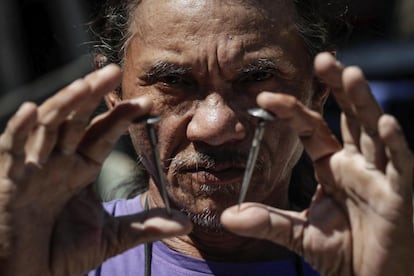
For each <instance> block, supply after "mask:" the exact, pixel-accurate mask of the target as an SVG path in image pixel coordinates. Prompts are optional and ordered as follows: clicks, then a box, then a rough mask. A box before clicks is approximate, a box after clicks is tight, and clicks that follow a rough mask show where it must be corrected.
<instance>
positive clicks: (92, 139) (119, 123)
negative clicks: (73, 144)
mask: <svg viewBox="0 0 414 276" xmlns="http://www.w3.org/2000/svg"><path fill="white" fill-rule="evenodd" d="M151 107H152V101H151V100H150V99H149V98H147V97H142V98H137V99H134V100H131V101H128V102H123V103H121V104H119V105H117V106H116V107H114V108H113V109H112V110H111V111H109V112H107V113H105V114H102V115H101V116H99V117H97V118H95V119H94V120H93V122H92V123H91V126H90V127H89V128H88V130H87V133H86V134H85V136H84V138H83V140H82V141H81V144H80V146H79V149H78V152H79V153H81V154H82V155H83V156H84V157H85V158H87V159H89V160H91V161H93V162H95V163H97V164H102V162H103V161H104V159H105V158H106V157H107V155H108V154H109V152H110V151H111V150H112V147H113V145H114V144H115V142H116V141H117V140H118V138H119V137H120V136H121V135H122V134H123V133H124V132H125V130H126V129H127V127H128V126H129V125H130V124H131V122H132V121H134V120H135V119H136V118H138V117H141V116H144V115H145V114H147V113H148V112H149V111H150V110H151Z"/></svg>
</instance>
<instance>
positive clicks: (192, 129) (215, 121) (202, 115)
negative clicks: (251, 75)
mask: <svg viewBox="0 0 414 276" xmlns="http://www.w3.org/2000/svg"><path fill="white" fill-rule="evenodd" d="M245 135H246V129H245V126H244V125H243V124H242V123H241V122H240V120H239V118H238V117H237V114H236V113H235V111H234V110H233V109H232V108H231V107H230V106H229V105H228V104H226V103H225V102H224V100H223V98H222V97H221V96H220V95H218V94H211V95H209V96H208V97H207V98H206V99H204V100H203V101H202V102H200V104H199V105H198V107H197V108H196V110H195V113H194V115H193V117H192V118H191V121H190V122H189V124H188V126H187V138H188V139H189V140H190V141H193V142H196V141H198V142H204V143H206V144H209V145H212V146H218V145H223V144H225V143H227V142H232V141H237V140H242V139H243V138H244V137H245Z"/></svg>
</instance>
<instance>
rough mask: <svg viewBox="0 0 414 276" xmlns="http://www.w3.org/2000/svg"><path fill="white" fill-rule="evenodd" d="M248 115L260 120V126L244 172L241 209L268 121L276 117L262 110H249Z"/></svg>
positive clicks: (255, 133)
mask: <svg viewBox="0 0 414 276" xmlns="http://www.w3.org/2000/svg"><path fill="white" fill-rule="evenodd" d="M248 113H249V114H250V115H252V116H253V117H256V118H258V119H259V122H258V125H257V127H256V130H255V132H254V136H253V141H252V146H251V148H250V152H249V157H248V159H247V165H246V170H245V172H244V177H243V182H242V186H241V190H240V196H239V208H240V205H241V204H242V203H243V201H244V200H245V198H246V194H247V190H248V189H249V185H250V180H251V179H252V175H253V171H254V168H255V166H256V161H257V156H258V154H259V150H260V144H261V142H262V139H263V134H264V130H265V125H266V121H272V120H274V119H275V117H274V116H273V115H272V114H270V113H269V112H267V111H266V110H264V109H262V108H253V109H249V110H248Z"/></svg>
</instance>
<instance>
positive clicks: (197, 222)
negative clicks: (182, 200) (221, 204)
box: [181, 208, 225, 233]
mask: <svg viewBox="0 0 414 276" xmlns="http://www.w3.org/2000/svg"><path fill="white" fill-rule="evenodd" d="M181 212H183V213H185V214H186V215H187V216H188V217H189V218H190V220H191V221H192V223H193V224H194V226H195V227H196V228H198V229H202V230H203V231H205V232H211V233H223V232H224V231H225V230H224V227H223V225H222V224H221V222H220V216H221V213H222V211H218V210H212V209H207V208H206V209H204V210H202V211H201V212H193V211H191V210H189V209H185V208H183V209H181Z"/></svg>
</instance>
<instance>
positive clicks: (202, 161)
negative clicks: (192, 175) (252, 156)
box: [170, 148, 265, 174]
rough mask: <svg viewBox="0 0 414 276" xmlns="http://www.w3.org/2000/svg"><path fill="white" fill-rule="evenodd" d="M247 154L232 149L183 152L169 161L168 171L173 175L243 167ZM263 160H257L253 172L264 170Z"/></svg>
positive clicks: (259, 158)
mask: <svg viewBox="0 0 414 276" xmlns="http://www.w3.org/2000/svg"><path fill="white" fill-rule="evenodd" d="M248 155H249V154H248V153H243V152H240V151H238V150H233V149H224V148H221V149H215V150H209V151H193V152H183V153H179V154H178V155H176V156H175V157H174V158H172V159H170V169H172V172H173V174H178V173H179V172H182V171H185V170H188V169H190V168H192V169H196V170H197V169H198V168H203V169H214V168H215V167H217V166H222V165H225V166H229V167H238V168H240V167H245V165H246V163H247V158H248ZM264 164H265V162H264V160H263V158H261V157H260V155H259V157H258V158H257V161H256V164H255V170H257V171H263V169H264Z"/></svg>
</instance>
